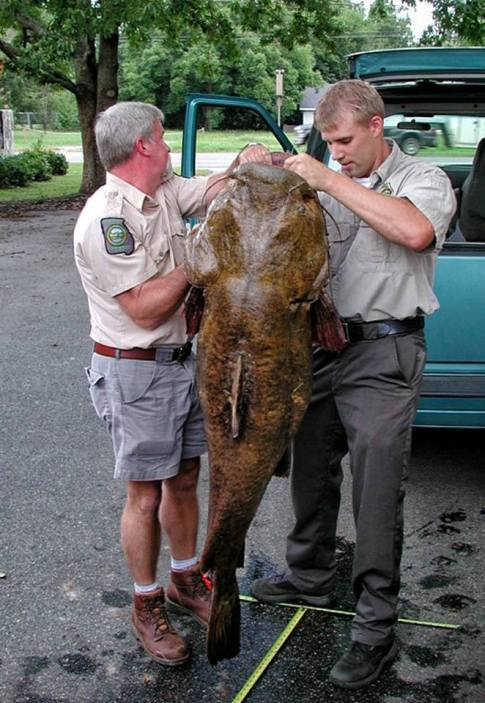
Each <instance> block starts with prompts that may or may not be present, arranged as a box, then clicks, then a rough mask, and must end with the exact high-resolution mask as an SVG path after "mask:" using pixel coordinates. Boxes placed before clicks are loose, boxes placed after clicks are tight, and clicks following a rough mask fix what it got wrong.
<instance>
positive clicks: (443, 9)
mask: <svg viewBox="0 0 485 703" xmlns="http://www.w3.org/2000/svg"><path fill="white" fill-rule="evenodd" d="M403 2H404V3H405V4H406V5H410V6H411V7H415V6H416V2H415V0H403ZM430 4H431V5H432V6H433V25H432V26H430V27H428V28H427V29H426V30H425V32H424V34H423V36H422V38H421V43H423V44H429V45H434V46H442V45H448V46H449V45H457V44H459V45H462V46H463V45H467V44H468V45H470V46H481V45H483V44H485V4H484V2H483V0H432V2H430Z"/></svg>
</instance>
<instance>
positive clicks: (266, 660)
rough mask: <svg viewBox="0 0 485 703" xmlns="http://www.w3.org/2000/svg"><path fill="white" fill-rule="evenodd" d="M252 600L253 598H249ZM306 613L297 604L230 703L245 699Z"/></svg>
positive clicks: (242, 598) (244, 598) (239, 702)
mask: <svg viewBox="0 0 485 703" xmlns="http://www.w3.org/2000/svg"><path fill="white" fill-rule="evenodd" d="M247 598H249V596H240V599H241V600H246V599H247ZM251 600H253V599H251ZM305 613H306V607H305V608H302V607H301V605H300V606H298V610H297V611H296V613H295V614H294V615H293V617H292V618H291V620H290V622H289V623H288V625H287V626H286V627H285V629H284V630H283V632H281V634H280V635H279V637H278V639H277V640H275V641H274V642H273V644H272V645H271V647H270V648H269V649H268V651H267V652H266V654H265V655H264V657H263V658H262V659H261V661H260V662H259V663H258V665H257V666H256V668H255V669H254V671H253V672H252V673H251V675H250V676H249V678H248V679H247V681H246V683H245V684H244V686H243V687H242V688H241V689H240V690H239V691H238V692H237V694H236V697H235V698H233V699H232V703H241V701H243V700H245V698H246V696H247V695H248V693H249V692H250V691H251V689H252V688H253V686H254V684H255V683H256V681H257V680H258V679H259V678H260V676H262V675H263V674H264V672H265V670H266V669H267V668H268V666H269V665H270V664H271V662H272V661H273V659H274V658H275V656H276V655H277V654H278V652H279V651H280V649H281V647H282V646H283V645H284V643H285V642H286V640H287V639H288V637H289V636H290V635H291V633H292V632H293V630H294V629H295V627H296V626H297V625H298V623H299V622H300V620H301V619H302V617H303V616H304V615H305Z"/></svg>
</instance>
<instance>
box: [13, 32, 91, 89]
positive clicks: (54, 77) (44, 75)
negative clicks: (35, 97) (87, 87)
mask: <svg viewBox="0 0 485 703" xmlns="http://www.w3.org/2000/svg"><path fill="white" fill-rule="evenodd" d="M0 51H3V53H4V54H5V56H6V57H7V58H8V59H10V62H11V64H12V65H13V67H14V68H15V69H16V70H19V71H21V70H22V66H21V61H22V53H21V52H20V51H19V50H18V49H16V48H15V47H14V46H12V45H11V44H8V43H7V42H5V41H4V40H3V39H0ZM35 73H36V75H37V78H38V79H39V80H40V81H42V82H43V83H52V84H54V85H60V86H62V87H63V88H65V89H66V90H69V91H70V92H71V93H74V94H76V93H77V92H78V87H77V85H76V84H75V83H73V81H71V80H70V79H69V78H68V77H67V76H65V75H64V74H63V73H60V71H55V70H53V69H47V68H45V69H44V68H40V69H38V70H37V71H36V72H35Z"/></svg>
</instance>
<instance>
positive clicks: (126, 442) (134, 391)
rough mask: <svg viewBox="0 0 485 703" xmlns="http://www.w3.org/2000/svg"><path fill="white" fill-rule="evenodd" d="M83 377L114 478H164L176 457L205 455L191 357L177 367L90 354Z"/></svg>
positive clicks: (173, 363)
mask: <svg viewBox="0 0 485 703" xmlns="http://www.w3.org/2000/svg"><path fill="white" fill-rule="evenodd" d="M86 375H87V377H88V381H89V390H90V394H91V400H92V401H93V405H94V408H95V410H96V414H97V415H98V417H100V418H101V419H102V420H103V422H104V424H105V426H106V428H107V429H108V431H109V433H110V435H111V439H112V441H113V449H114V454H115V462H116V463H115V472H114V477H115V478H120V479H123V480H126V481H157V480H161V479H166V478H170V477H172V476H176V475H177V473H178V472H179V466H180V461H181V460H182V459H191V458H193V457H197V456H200V455H201V454H203V453H204V452H205V451H207V443H206V438H205V432H204V425H203V417H202V409H201V407H200V403H199V399H198V396H197V385H196V378H195V358H194V357H193V356H192V355H191V356H189V357H188V358H187V359H186V360H185V361H184V362H183V363H180V362H178V361H158V360H157V361H138V360H132V359H113V358H110V357H106V356H101V355H100V354H93V356H92V359H91V367H90V368H87V369H86Z"/></svg>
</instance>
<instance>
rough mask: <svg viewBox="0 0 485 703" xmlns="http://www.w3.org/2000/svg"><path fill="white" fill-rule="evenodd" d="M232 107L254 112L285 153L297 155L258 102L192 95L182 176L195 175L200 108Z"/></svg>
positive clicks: (187, 108)
mask: <svg viewBox="0 0 485 703" xmlns="http://www.w3.org/2000/svg"><path fill="white" fill-rule="evenodd" d="M207 106H211V107H231V108H242V109H245V110H252V111H253V112H255V113H256V114H257V115H258V116H259V117H261V118H262V119H263V121H264V122H266V124H267V126H268V129H269V130H270V131H271V132H273V134H274V136H275V137H276V139H277V140H278V142H279V143H280V144H281V147H282V150H283V151H291V152H292V153H296V149H295V147H294V146H293V144H292V143H291V142H290V140H289V139H288V137H287V136H286V134H285V133H284V132H283V131H282V130H281V129H280V128H279V127H278V124H277V123H276V121H275V120H274V118H273V116H272V115H271V114H270V113H269V112H268V110H266V108H265V107H263V105H260V103H258V102H257V101H256V100H252V99H251V98H243V97H240V96H234V95H216V94H213V93H190V94H189V95H187V97H186V100H185V121H184V131H183V136H182V162H181V173H182V176H186V177H190V176H193V175H194V174H195V155H196V154H195V152H196V138H197V115H198V111H199V108H200V107H207Z"/></svg>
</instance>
